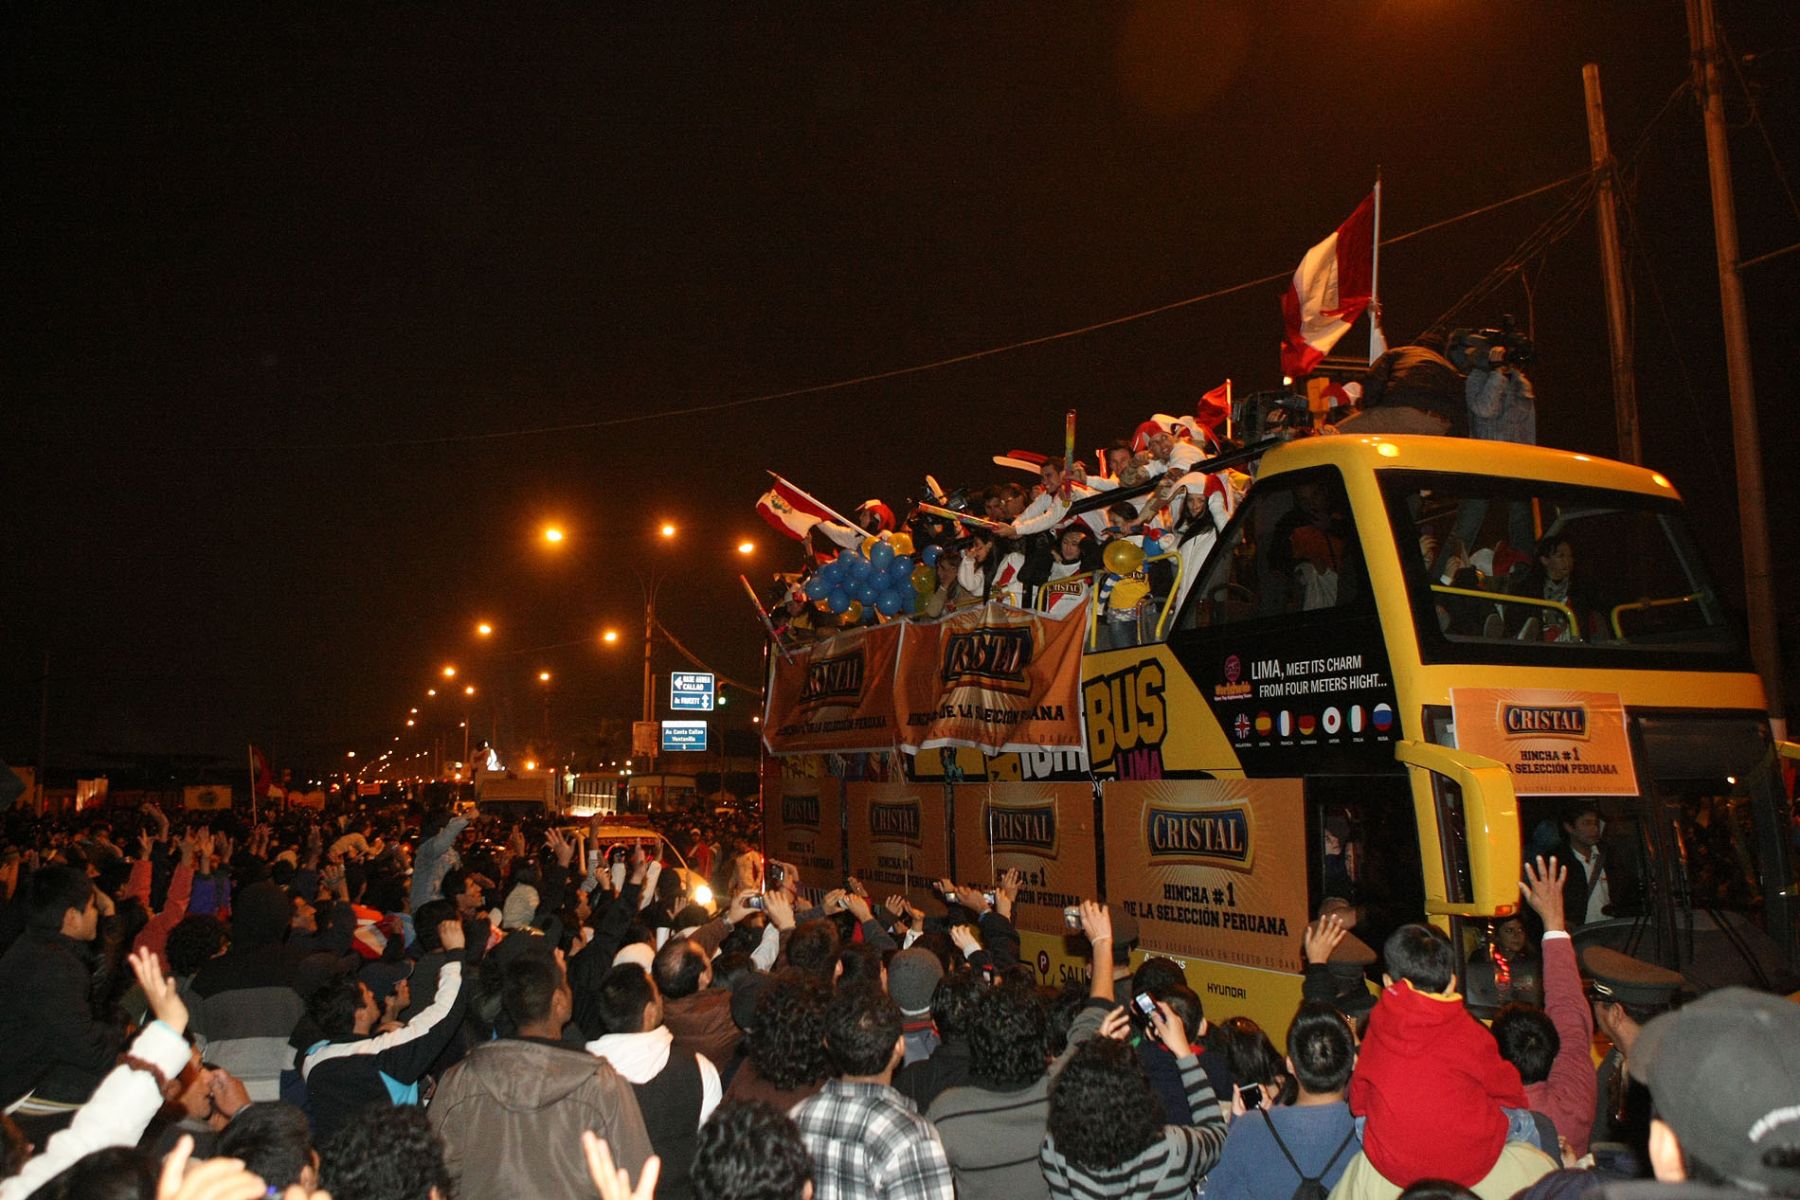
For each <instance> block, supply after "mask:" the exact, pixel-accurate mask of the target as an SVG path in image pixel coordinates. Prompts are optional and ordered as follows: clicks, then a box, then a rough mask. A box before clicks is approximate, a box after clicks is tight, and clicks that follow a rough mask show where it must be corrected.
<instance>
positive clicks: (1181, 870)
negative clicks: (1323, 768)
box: [1104, 779, 1307, 971]
mask: <svg viewBox="0 0 1800 1200" xmlns="http://www.w3.org/2000/svg"><path fill="white" fill-rule="evenodd" d="M1305 794H1306V793H1305V785H1304V783H1303V781H1301V780H1299V779H1184V780H1181V781H1180V782H1172V781H1170V782H1164V781H1143V782H1132V781H1121V782H1116V783H1108V784H1107V785H1106V799H1105V804H1104V812H1105V822H1106V888H1107V899H1108V900H1109V901H1111V902H1112V903H1114V904H1118V905H1120V906H1122V907H1123V908H1124V909H1125V911H1126V912H1128V913H1130V914H1131V915H1132V916H1134V917H1136V918H1137V923H1138V930H1139V936H1140V938H1141V939H1142V943H1143V947H1144V949H1145V950H1146V951H1148V952H1150V953H1153V954H1173V955H1175V956H1176V957H1178V958H1204V959H1210V960H1211V961H1213V962H1221V963H1236V964H1237V965H1239V966H1245V967H1256V968H1259V969H1261V970H1265V971H1292V970H1293V969H1294V966H1295V964H1296V962H1297V961H1298V948H1299V943H1300V931H1301V930H1302V929H1304V928H1305V927H1306V923H1307V904H1306V899H1307V894H1306V851H1305V834H1306V810H1305Z"/></svg>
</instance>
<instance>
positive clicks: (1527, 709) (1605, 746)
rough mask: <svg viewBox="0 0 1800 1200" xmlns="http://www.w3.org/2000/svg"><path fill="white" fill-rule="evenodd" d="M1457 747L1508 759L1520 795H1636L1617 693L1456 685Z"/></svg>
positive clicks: (1634, 769)
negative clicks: (1460, 686)
mask: <svg viewBox="0 0 1800 1200" xmlns="http://www.w3.org/2000/svg"><path fill="white" fill-rule="evenodd" d="M1450 706H1451V709H1452V710H1453V711H1454V712H1455V714H1456V746H1457V748H1458V749H1459V750H1467V751H1470V752H1471V753H1474V754H1482V755H1486V756H1487V757H1488V758H1491V759H1494V760H1495V761H1497V762H1501V763H1504V764H1505V765H1506V769H1507V770H1508V771H1509V772H1511V773H1512V781H1513V791H1514V792H1516V793H1518V794H1519V795H1521V796H1635V795H1637V794H1638V780H1637V767H1636V766H1635V765H1634V763H1633V761H1632V758H1631V737H1630V735H1629V734H1628V733H1627V732H1626V729H1625V706H1624V704H1623V703H1622V702H1621V701H1620V699H1619V694H1618V693H1617V692H1568V691H1561V690H1558V689H1553V688H1451V689H1450Z"/></svg>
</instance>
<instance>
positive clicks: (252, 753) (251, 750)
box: [244, 742, 256, 825]
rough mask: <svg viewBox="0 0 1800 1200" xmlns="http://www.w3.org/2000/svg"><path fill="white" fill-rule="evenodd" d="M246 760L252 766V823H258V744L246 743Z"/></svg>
mask: <svg viewBox="0 0 1800 1200" xmlns="http://www.w3.org/2000/svg"><path fill="white" fill-rule="evenodd" d="M244 762H245V763H246V764H247V765H248V766H249V768H250V824H252V825H254V824H256V745H255V743H252V742H246V743H244Z"/></svg>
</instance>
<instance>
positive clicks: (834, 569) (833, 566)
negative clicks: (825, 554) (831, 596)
mask: <svg viewBox="0 0 1800 1200" xmlns="http://www.w3.org/2000/svg"><path fill="white" fill-rule="evenodd" d="M842 577H843V569H842V568H841V567H839V566H838V564H837V559H835V558H834V559H832V560H831V561H830V562H827V563H820V564H819V569H818V570H817V571H814V572H813V578H814V579H818V580H822V581H823V582H824V584H825V590H826V591H830V590H831V589H832V588H835V587H836V586H837V585H838V580H839V579H841V578H842Z"/></svg>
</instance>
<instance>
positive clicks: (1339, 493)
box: [1177, 467, 1364, 629]
mask: <svg viewBox="0 0 1800 1200" xmlns="http://www.w3.org/2000/svg"><path fill="white" fill-rule="evenodd" d="M1362 562H1363V558H1362V546H1361V543H1360V542H1359V541H1358V539H1357V536H1356V527H1355V523H1354V522H1353V521H1352V520H1351V516H1350V503H1349V499H1348V497H1347V496H1346V495H1345V492H1344V483H1343V479H1342V477H1341V476H1340V475H1339V474H1338V472H1337V470H1336V468H1334V467H1319V468H1316V469H1314V470H1309V471H1300V472H1296V473H1295V474H1293V475H1291V476H1289V475H1284V476H1282V477H1280V478H1279V479H1276V480H1274V481H1272V482H1269V483H1258V484H1256V485H1255V486H1254V487H1252V488H1251V490H1250V494H1249V497H1248V498H1247V499H1246V500H1245V502H1244V506H1243V509H1242V510H1240V512H1239V514H1238V516H1237V517H1236V519H1234V520H1233V521H1232V524H1231V528H1230V530H1229V531H1228V532H1227V534H1226V536H1225V537H1224V538H1222V539H1221V540H1220V542H1219V545H1218V546H1217V547H1216V548H1215V549H1214V550H1213V552H1212V555H1211V557H1210V558H1209V559H1208V561H1207V564H1206V566H1205V568H1204V570H1203V574H1202V576H1201V579H1200V581H1199V583H1198V584H1197V585H1196V586H1195V588H1194V590H1193V592H1192V594H1191V596H1190V598H1189V600H1188V603H1187V608H1186V610H1185V611H1184V612H1183V613H1182V614H1181V616H1180V618H1179V620H1178V621H1177V627H1178V628H1182V629H1195V628H1203V627H1207V626H1213V625H1229V624H1233V623H1235V622H1238V621H1249V620H1255V619H1257V618H1265V617H1279V616H1282V615H1285V614H1288V613H1297V612H1315V611H1322V610H1327V609H1335V608H1341V607H1343V606H1346V605H1350V604H1354V603H1356V602H1357V601H1358V600H1359V599H1360V598H1361V596H1362V593H1363V591H1364V584H1363V577H1364V572H1363V566H1362Z"/></svg>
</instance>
